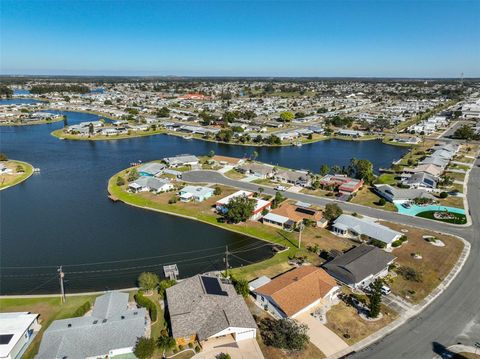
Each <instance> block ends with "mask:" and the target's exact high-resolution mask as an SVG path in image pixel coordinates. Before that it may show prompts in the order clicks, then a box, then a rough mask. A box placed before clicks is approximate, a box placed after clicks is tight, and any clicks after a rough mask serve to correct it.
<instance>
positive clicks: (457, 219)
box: [417, 211, 467, 224]
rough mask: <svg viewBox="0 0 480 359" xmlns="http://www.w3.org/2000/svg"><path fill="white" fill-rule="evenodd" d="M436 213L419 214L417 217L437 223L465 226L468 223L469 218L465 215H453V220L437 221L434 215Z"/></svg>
mask: <svg viewBox="0 0 480 359" xmlns="http://www.w3.org/2000/svg"><path fill="white" fill-rule="evenodd" d="M435 212H436V211H426V212H421V213H419V214H417V217H422V218H428V219H433V220H435V221H440V222H447V223H454V224H465V223H467V217H466V216H465V215H464V214H459V213H451V214H452V215H453V216H454V217H455V218H452V219H436V218H435V217H434V216H433V215H434V214H435Z"/></svg>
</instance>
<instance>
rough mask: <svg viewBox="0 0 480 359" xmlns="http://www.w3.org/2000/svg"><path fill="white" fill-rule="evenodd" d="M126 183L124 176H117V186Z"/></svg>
mask: <svg viewBox="0 0 480 359" xmlns="http://www.w3.org/2000/svg"><path fill="white" fill-rule="evenodd" d="M124 184H125V180H124V179H123V177H120V176H118V177H117V186H123V185H124Z"/></svg>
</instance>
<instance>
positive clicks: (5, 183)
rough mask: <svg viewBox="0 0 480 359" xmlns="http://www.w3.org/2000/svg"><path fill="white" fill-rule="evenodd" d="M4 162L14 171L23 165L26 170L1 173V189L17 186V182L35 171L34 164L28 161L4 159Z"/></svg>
mask: <svg viewBox="0 0 480 359" xmlns="http://www.w3.org/2000/svg"><path fill="white" fill-rule="evenodd" d="M2 163H3V164H4V165H5V166H6V167H8V168H11V169H12V170H13V171H14V172H16V168H17V166H21V167H22V168H23V171H24V172H23V173H22V172H20V173H15V174H2V175H0V190H2V189H5V188H7V187H11V186H15V185H16V184H19V183H20V182H23V181H25V180H26V179H27V178H28V177H30V176H31V175H32V173H33V166H32V165H31V164H30V163H27V162H22V161H15V160H8V161H3V162H2Z"/></svg>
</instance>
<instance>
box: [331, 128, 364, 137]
mask: <svg viewBox="0 0 480 359" xmlns="http://www.w3.org/2000/svg"><path fill="white" fill-rule="evenodd" d="M337 135H340V136H348V137H353V138H357V137H363V136H364V135H365V132H363V131H356V130H343V129H342V130H339V131H337Z"/></svg>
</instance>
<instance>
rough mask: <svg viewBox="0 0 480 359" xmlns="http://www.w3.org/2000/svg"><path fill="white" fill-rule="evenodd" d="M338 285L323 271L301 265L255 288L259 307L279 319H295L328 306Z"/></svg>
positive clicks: (254, 292)
mask: <svg viewBox="0 0 480 359" xmlns="http://www.w3.org/2000/svg"><path fill="white" fill-rule="evenodd" d="M338 288H339V287H338V286H337V282H336V281H335V279H334V278H333V277H332V276H330V275H329V274H328V273H327V272H326V271H325V270H323V269H321V268H318V267H314V266H302V267H298V268H296V269H293V270H291V271H289V272H286V273H284V274H281V275H279V276H278V277H276V278H274V279H272V280H271V281H270V282H268V283H266V284H264V285H262V286H260V287H258V288H256V289H254V291H253V294H254V296H255V299H256V301H257V303H258V304H259V305H261V306H262V307H263V308H264V309H265V310H266V311H268V312H270V313H272V314H273V315H274V316H276V317H278V318H295V317H296V316H298V315H300V314H302V313H304V312H306V311H308V310H309V309H311V308H313V307H315V306H318V305H321V304H327V303H330V302H331V301H332V300H333V299H334V297H335V296H336V293H337V291H338Z"/></svg>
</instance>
